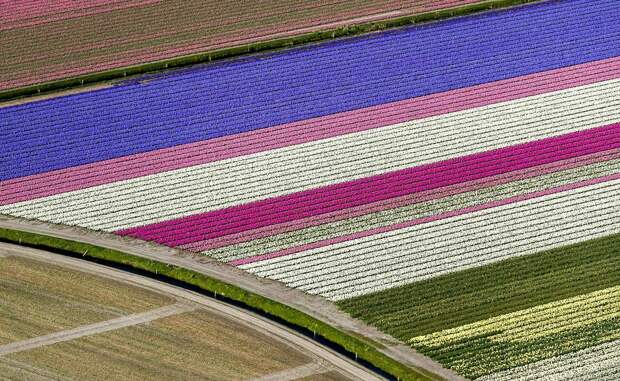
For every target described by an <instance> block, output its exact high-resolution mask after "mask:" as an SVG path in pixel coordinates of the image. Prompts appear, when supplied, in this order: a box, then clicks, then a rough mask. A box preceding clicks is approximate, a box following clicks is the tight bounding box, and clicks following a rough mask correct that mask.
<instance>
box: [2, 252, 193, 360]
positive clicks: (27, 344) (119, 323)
mask: <svg viewBox="0 0 620 381" xmlns="http://www.w3.org/2000/svg"><path fill="white" fill-rule="evenodd" d="M2 249H5V248H4V247H3V248H2ZM7 252H8V253H9V254H10V255H15V252H16V251H15V250H14V248H12V249H9V250H7ZM193 310H194V307H192V306H190V305H187V304H181V303H175V304H172V305H169V306H164V307H160V308H157V309H154V310H150V311H146V312H142V313H137V314H132V315H127V316H122V317H119V318H116V319H111V320H106V321H103V322H100V323H94V324H89V325H84V326H81V327H78V328H74V329H70V330H66V331H60V332H56V333H52V334H49V335H43V336H38V337H35V338H32V339H28V340H22V341H18V342H14V343H10V344H5V345H1V346H0V356H3V355H8V354H11V353H17V352H23V351H27V350H30V349H35V348H40V347H42V346H45V345H52V344H56V343H61V342H63V341H70V340H74V339H77V338H80V337H84V336H90V335H95V334H97V333H103V332H108V331H113V330H116V329H120V328H124V327H131V326H133V325H138V324H144V323H148V322H150V321H153V320H156V319H161V318H164V317H167V316H172V315H177V314H180V313H183V312H189V311H193Z"/></svg>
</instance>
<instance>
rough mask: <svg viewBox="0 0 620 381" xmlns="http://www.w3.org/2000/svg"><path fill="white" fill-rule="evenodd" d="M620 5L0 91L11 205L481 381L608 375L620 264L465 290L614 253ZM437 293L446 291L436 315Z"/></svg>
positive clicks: (515, 15)
mask: <svg viewBox="0 0 620 381" xmlns="http://www.w3.org/2000/svg"><path fill="white" fill-rule="evenodd" d="M619 15H620V6H619V5H618V3H617V2H615V1H613V0H603V1H597V2H588V1H584V0H569V1H558V2H544V3H540V4H534V5H528V6H522V7H517V8H514V9H510V10H504V11H497V12H490V13H485V14H481V15H476V16H472V17H463V18H456V19H452V20H449V21H445V22H439V23H434V24H429V25H425V26H421V27H411V28H405V29H401V30H395V31H390V32H385V33H379V34H374V35H370V36H365V37H361V38H353V39H346V40H341V41H337V42H329V43H325V44H319V45H315V46H310V47H305V48H300V49H292V50H288V51H284V52H279V53H274V54H268V55H261V56H257V57H252V58H244V59H239V60H234V61H230V62H226V63H219V64H215V65H206V66H201V67H195V68H192V69H189V70H182V71H176V72H169V73H163V74H158V75H153V76H149V77H147V78H141V79H134V80H130V81H126V82H123V83H121V84H118V85H115V86H113V87H111V88H107V89H102V90H95V91H89V92H85V93H81V94H75V95H68V96H62V97H56V98H52V99H48V100H42V101H36V102H30V103H25V104H20V105H15V106H6V107H0V139H1V141H2V142H3V145H2V152H0V213H5V214H10V215H14V216H20V217H24V218H29V219H38V220H44V221H49V222H53V223H62V224H67V225H76V226H82V227H86V228H90V229H94V230H101V231H107V232H114V233H116V234H120V235H125V236H131V237H136V238H140V239H143V240H148V241H154V242H157V243H160V244H164V245H168V246H173V247H180V248H183V249H185V250H189V251H192V252H195V253H198V254H199V255H205V256H210V257H213V258H216V259H218V260H221V261H224V262H227V263H229V264H231V265H234V266H238V267H239V268H241V269H243V270H246V271H248V272H251V273H253V274H256V275H258V276H261V277H267V278H270V279H275V280H278V281H281V282H283V283H285V284H287V285H289V286H291V287H295V288H298V289H300V290H303V291H305V292H308V293H311V294H316V295H320V296H323V297H326V298H328V299H331V300H333V301H335V302H337V303H338V304H339V305H340V306H341V307H342V308H343V309H345V310H346V311H349V312H350V313H352V314H353V315H354V316H356V317H358V318H360V319H362V320H365V321H368V322H369V323H371V324H375V325H377V326H378V327H379V328H381V329H384V330H385V331H386V332H387V333H390V334H392V335H394V336H395V337H397V338H399V339H401V340H403V341H405V342H407V343H409V344H410V345H411V346H413V347H414V348H416V349H418V350H420V351H422V352H423V353H425V354H428V355H430V356H431V357H433V358H435V359H437V360H438V361H440V362H441V363H442V364H444V365H446V366H448V367H451V368H453V369H455V370H457V371H458V372H460V373H461V374H463V375H465V376H467V377H470V378H480V379H483V380H486V379H493V377H497V378H498V379H510V378H511V377H515V378H522V379H530V378H532V377H535V374H537V372H542V373H544V372H547V373H549V374H551V373H553V374H554V377H555V379H570V377H573V376H574V377H578V376H579V377H582V376H583V375H584V374H586V373H584V372H585V371H584V370H583V369H582V370H579V369H577V368H578V367H579V366H578V365H576V361H577V360H575V359H583V364H590V365H584V366H587V367H595V368H596V366H595V365H594V362H593V361H591V359H593V358H595V356H599V355H600V356H603V354H602V353H603V352H605V355H604V356H603V357H604V358H605V360H604V361H601V362H600V366H599V367H598V368H596V372H600V374H601V375H603V374H614V373H613V372H614V370H613V369H614V365H613V364H614V362H613V361H615V360H614V359H615V358H616V357H614V356H615V355H613V356H612V355H611V353H612V352H613V353H615V352H614V351H617V348H615V346H614V344H613V343H616V341H614V340H617V339H618V336H617V332H616V330H617V327H616V325H615V324H616V323H617V322H616V320H617V316H616V315H617V313H616V312H615V309H617V306H616V304H617V303H616V300H615V298H616V296H617V295H616V294H617V291H618V290H617V287H618V286H619V285H618V284H617V278H613V277H612V276H611V275H609V274H608V275H609V276H607V277H605V278H604V279H606V280H608V282H606V283H604V284H603V283H601V284H597V285H596V287H595V286H592V287H590V288H588V287H586V285H588V284H592V282H593V280H590V279H581V278H576V277H573V278H571V284H573V285H571V286H569V288H570V290H574V292H573V293H570V295H568V294H566V292H565V291H564V289H565V288H566V287H563V288H557V289H555V288H554V290H555V291H553V292H549V293H546V291H545V290H547V289H549V288H553V287H556V286H554V285H555V284H556V283H554V282H555V281H559V280H558V279H559V278H557V279H556V278H554V275H553V274H559V273H560V272H563V271H570V269H571V268H573V267H571V266H572V265H570V266H569V265H568V264H566V265H564V266H565V267H557V268H554V270H553V271H551V270H549V271H550V272H543V273H540V278H536V279H533V280H532V282H533V283H532V284H536V285H538V286H537V287H536V289H531V290H529V289H528V290H529V291H528V292H530V293H531V297H529V296H528V297H527V298H525V296H524V295H522V294H520V293H519V292H513V291H511V292H506V294H505V296H504V297H502V298H503V299H501V300H500V298H496V295H494V294H493V293H492V292H491V291H488V290H487V291H484V292H483V291H475V292H479V293H481V294H480V298H482V299H480V300H481V301H480V302H476V303H475V305H476V306H478V307H477V308H479V311H478V310H477V311H473V312H472V311H470V307H468V305H472V303H473V300H474V299H475V298H473V296H472V297H471V298H469V297H470V296H471V295H469V296H467V295H465V294H464V293H466V292H467V287H471V288H472V289H475V288H476V287H478V286H477V284H476V282H480V281H481V280H480V279H479V278H476V277H477V276H478V275H479V274H486V275H485V278H484V279H493V282H494V284H496V285H497V287H500V288H501V287H504V286H503V283H502V282H508V279H511V277H512V276H514V274H513V273H511V271H516V270H510V269H511V268H512V267H511V266H513V265H512V264H514V263H520V264H521V265H519V266H522V267H523V268H527V269H530V270H528V271H534V270H536V269H538V268H537V267H535V266H534V265H533V264H534V263H535V262H536V258H546V257H547V256H549V255H550V254H549V253H570V255H569V254H566V258H569V257H570V258H573V259H574V261H576V262H579V261H581V259H580V258H582V256H583V255H585V254H583V251H584V250H585V249H571V248H575V247H586V246H580V245H589V246H587V247H589V248H590V249H591V250H593V251H592V252H596V253H600V255H601V256H608V255H611V254H610V253H614V252H615V253H617V252H618V250H620V249H619V247H618V245H617V240H614V239H611V240H610V237H617V235H618V234H619V233H620V45H619V44H617V41H618V38H619V37H620V22H618V21H619ZM601 242H604V247H603V246H600V245H602V243H601ZM567 248H569V249H567ZM574 250H577V251H579V254H576V252H575V251H574ZM554 255H555V254H554ZM558 255H559V254H558ZM605 258H607V257H605ZM556 262H557V258H556ZM557 263H561V261H560V262H557ZM544 266H547V267H549V268H551V267H553V261H548V262H545V263H544ZM558 266H559V265H558ZM579 266H581V267H580V268H581V269H582V270H583V273H584V274H586V273H588V274H590V273H592V271H591V270H592V269H590V268H588V264H587V261H585V260H584V261H581V262H579ZM607 266H610V267H608V270H609V272H610V274H614V273H615V271H618V270H619V269H618V268H617V267H618V264H617V263H616V262H613V263H611V264H608V265H607ZM491 269H498V270H497V272H494V271H495V270H493V271H491ZM533 273H534V272H532V274H533ZM476 274H478V275H476ZM493 274H497V275H493ZM573 275H574V274H573ZM599 275H600V274H599ZM571 276H572V275H571ZM592 276H593V275H592ZM459 277H460V278H459ZM494 277H495V278H494ZM566 277H568V275H563V278H562V279H568V278H566ZM456 278H458V279H461V281H459V282H457V283H454V284H452V286H451V287H443V286H441V285H442V284H444V283H446V282H449V281H450V279H456ZM472 279H477V280H476V281H474V280H472ZM541 279H544V282H543V281H542V280H541ZM515 282H516V281H515ZM580 282H581V283H580ZM522 286H523V285H522ZM424 287H427V288H426V289H425V290H426V291H425V292H426V294H424V295H426V297H428V298H429V300H430V299H433V298H436V299H433V300H436V301H435V303H436V304H441V303H444V301H446V300H451V299H452V298H454V300H455V307H454V309H453V310H450V313H446V314H444V315H441V316H442V319H444V320H441V321H440V322H439V323H437V324H435V323H433V321H434V319H436V317H435V315H433V312H432V311H433V308H434V307H433V305H430V304H429V305H425V304H424V303H426V302H425V301H423V300H418V299H416V295H417V293H420V288H424ZM494 287H495V286H494ZM506 287H508V286H506ZM523 287H525V286H523ZM558 287H559V286H558ZM461 288H462V290H461ZM525 288H527V287H525ZM492 289H493V288H489V290H492ZM429 290H430V291H429ZM433 290H438V291H433ZM543 291H544V292H543ZM436 292H441V295H440V297H438V296H436V295H435V294H434V293H436ZM475 292H474V291H472V293H475ZM524 292H525V291H524ZM537 292H541V293H543V294H545V295H547V296H546V297H545V298H542V297H540V295H538V294H537ZM476 295H477V294H476ZM528 295H529V294H528ZM468 298H469V299H468ZM524 298H525V299H524ZM459 300H460V301H462V302H459ZM464 300H468V302H467V303H466V302H464ZM491 300H492V301H493V302H492V303H491V302H488V303H487V304H484V303H485V302H484V301H491ZM528 300H529V302H528ZM532 300H536V302H535V303H534V302H531V301H532ZM407 301H410V303H413V305H408V304H407ZM445 303H446V304H449V303H447V302H445ZM459 303H462V304H459ZM392 305H394V306H398V308H396V307H394V308H391V307H390V306H392ZM421 305H424V306H425V308H421V307H420V306H421ZM446 308H448V307H446ZM451 308H452V307H451ZM413 309H415V310H416V311H415V313H411V310H413ZM426 309H428V310H429V311H430V312H428V316H426V315H425V314H426ZM436 314H440V312H436ZM460 314H462V315H460ZM450 316H456V317H458V316H462V317H463V318H462V319H461V321H457V320H458V319H459V318H456V317H455V318H451V317H450ZM418 317H419V319H418ZM422 317H424V318H422ZM416 319H418V320H416ZM450 319H454V320H455V321H454V323H453V324H452V323H450V321H451V320H450ZM451 324H452V325H451ZM427 325H428V326H429V327H430V326H432V328H428V329H427V330H426V331H421V330H420V328H419V327H421V326H427ZM595 333H596V335H595ZM550 343H551V344H550ZM552 344H553V345H557V346H559V347H560V348H561V349H559V350H555V349H553V350H552V349H548V348H547V349H545V346H546V345H552ZM607 353H609V355H608V354H607ZM550 359H551V360H550ZM553 359H555V360H557V361H555V360H553ZM567 364H568V365H567ZM545 367H555V369H556V370H555V371H553V372H551V371H547V370H545V371H544V372H543V371H542V370H541V369H542V368H545ZM567 367H569V368H570V369H569V368H567ZM545 369H546V368H545ZM584 369H586V368H584ZM587 369H590V368H587ZM610 372H611V373H610Z"/></svg>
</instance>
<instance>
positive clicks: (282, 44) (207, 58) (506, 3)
mask: <svg viewBox="0 0 620 381" xmlns="http://www.w3.org/2000/svg"><path fill="white" fill-rule="evenodd" d="M540 1H543V0H487V1H481V2H479V3H475V4H469V5H464V6H460V7H455V8H448V9H441V10H437V11H431V12H425V13H419V14H415V15H411V16H402V17H397V18H392V19H386V20H380V21H373V22H368V23H361V24H356V25H351V26H343V27H339V28H332V29H326V30H322V31H317V32H313V33H305V34H300V35H297V36H292V37H285V38H277V39H273V40H266V41H260V42H255V43H251V44H245V45H239V46H235V47H230V48H224V49H217V50H212V51H206V52H203V53H196V54H190V55H185V56H180V57H174V58H170V59H166V60H160V61H155V62H149V63H145V64H141V65H134V66H127V67H121V68H117V69H111V70H105V71H101V72H95V73H91V74H85V75H80V76H76V77H71V78H65V79H60V80H55V81H50V82H45V83H39V84H35V85H31V86H25V87H19V88H13V89H8V90H3V91H0V101H8V100H12V99H16V98H21V97H26V96H32V95H37V94H42V93H48V92H52V91H60V90H66V89H70V88H75V87H79V86H83V85H86V84H93V83H98V82H103V81H111V80H115V79H121V78H126V77H128V76H134V75H139V74H145V73H153V72H157V71H161V70H166V69H171V68H180V67H185V66H190V65H195V64H199V63H205V62H211V61H216V60H222V59H227V58H232V57H237V56H241V55H245V54H250V53H257V52H268V51H276V50H279V49H284V48H289V47H292V46H297V45H303V44H308V43H312V42H320V41H326V40H331V39H335V38H340V37H350V36H356V35H359V34H363V33H370V32H376V31H381V30H386V29H391V28H397V27H402V26H407V25H413V24H420V23H426V22H431V21H438V20H443V19H447V18H450V17H455V16H465V15H469V14H474V13H478V12H482V11H487V10H491V9H501V8H506V7H510V6H514V5H521V4H527V3H534V2H540Z"/></svg>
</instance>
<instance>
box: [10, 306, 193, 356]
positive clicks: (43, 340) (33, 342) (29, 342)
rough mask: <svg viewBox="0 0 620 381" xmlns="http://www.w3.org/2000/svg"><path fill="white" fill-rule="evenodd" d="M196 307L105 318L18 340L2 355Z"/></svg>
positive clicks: (144, 321) (136, 323)
mask: <svg viewBox="0 0 620 381" xmlns="http://www.w3.org/2000/svg"><path fill="white" fill-rule="evenodd" d="M196 308H197V307H196V306H192V305H189V304H188V303H181V302H177V303H174V304H170V305H167V306H163V307H160V308H156V309H152V310H149V311H145V312H140V313H136V314H131V315H125V316H121V317H118V318H115V319H110V320H105V321H101V322H98V323H94V324H88V325H82V326H79V327H77V328H73V329H68V330H64V331H59V332H54V333H50V334H48V335H43V336H37V337H33V338H31V339H26V340H21V341H16V342H13V343H9V344H5V345H2V346H0V356H4V355H8V354H12V353H18V352H24V351H28V350H31V349H36V348H40V347H43V346H47V345H52V344H57V343H62V342H66V341H71V340H75V339H79V338H81V337H86V336H92V335H96V334H99V333H104V332H109V331H114V330H117V329H120V328H125V327H131V326H135V325H140V324H144V323H148V322H151V321H153V320H157V319H161V318H165V317H168V316H174V315H178V314H181V313H184V312H190V311H194V310H195V309H196Z"/></svg>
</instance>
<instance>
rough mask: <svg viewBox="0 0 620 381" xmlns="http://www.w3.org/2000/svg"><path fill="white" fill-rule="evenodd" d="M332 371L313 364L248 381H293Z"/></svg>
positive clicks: (326, 367) (318, 364) (315, 363)
mask: <svg viewBox="0 0 620 381" xmlns="http://www.w3.org/2000/svg"><path fill="white" fill-rule="evenodd" d="M331 370H332V369H331V368H330V367H329V366H325V365H323V364H320V363H318V362H311V363H308V364H304V365H300V366H298V367H295V368H289V369H285V370H282V371H280V372H275V373H270V374H266V375H264V376H261V377H256V378H252V379H250V380H248V381H293V380H298V379H300V378H303V377H309V376H313V375H316V374H323V373H327V372H329V371H331Z"/></svg>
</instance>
